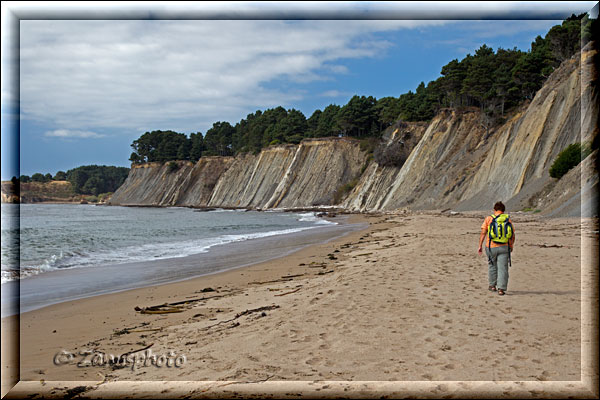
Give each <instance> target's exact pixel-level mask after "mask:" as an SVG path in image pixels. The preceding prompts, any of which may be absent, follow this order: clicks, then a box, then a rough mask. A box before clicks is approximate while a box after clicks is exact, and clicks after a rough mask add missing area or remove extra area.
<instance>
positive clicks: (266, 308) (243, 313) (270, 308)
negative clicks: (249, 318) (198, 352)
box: [202, 305, 279, 330]
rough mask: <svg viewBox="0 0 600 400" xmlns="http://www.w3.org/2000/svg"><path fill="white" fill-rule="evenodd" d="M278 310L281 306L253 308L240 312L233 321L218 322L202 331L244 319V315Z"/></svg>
mask: <svg viewBox="0 0 600 400" xmlns="http://www.w3.org/2000/svg"><path fill="white" fill-rule="evenodd" d="M276 308H279V306H278V305H272V306H264V307H258V308H253V309H251V310H246V311H242V312H240V313H237V314H236V315H235V317H233V318H231V319H226V320H223V321H219V322H217V323H216V324H212V325H209V326H205V327H204V328H202V329H204V330H207V329H210V328H212V327H215V326H217V325H221V324H226V323H227V322H232V321H235V320H236V319H238V318H240V317H243V316H244V315H249V314H252V313H256V312H262V311H267V310H274V309H276ZM236 326H237V325H236Z"/></svg>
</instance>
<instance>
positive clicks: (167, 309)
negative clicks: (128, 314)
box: [134, 304, 184, 314]
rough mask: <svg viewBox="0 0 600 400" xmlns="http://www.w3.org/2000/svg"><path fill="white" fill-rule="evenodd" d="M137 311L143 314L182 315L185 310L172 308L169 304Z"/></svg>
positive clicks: (137, 308) (137, 309)
mask: <svg viewBox="0 0 600 400" xmlns="http://www.w3.org/2000/svg"><path fill="white" fill-rule="evenodd" d="M134 310H135V311H138V312H140V313H142V314H171V313H180V312H183V311H184V309H183V308H181V307H177V306H171V305H169V304H163V305H160V306H150V307H141V308H140V307H137V306H136V307H135V308H134Z"/></svg>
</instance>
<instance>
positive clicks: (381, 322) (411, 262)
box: [3, 211, 597, 391]
mask: <svg viewBox="0 0 600 400" xmlns="http://www.w3.org/2000/svg"><path fill="white" fill-rule="evenodd" d="M484 216H485V213H470V214H467V213H457V214H454V215H450V214H447V213H446V214H443V213H440V212H436V211H431V212H421V213H407V214H402V215H379V216H369V215H360V216H357V218H361V219H364V220H365V221H368V222H369V227H368V228H367V229H365V230H362V231H358V232H352V233H350V234H348V235H347V236H345V237H342V238H338V239H335V240H332V241H331V242H329V243H325V244H319V245H312V246H309V247H307V248H304V249H302V250H299V251H297V252H295V253H293V254H291V255H288V256H285V257H283V258H278V259H275V260H271V261H267V262H264V263H260V264H255V265H252V266H248V267H243V268H238V269H234V270H230V271H226V272H222V273H218V274H214V275H210V276H204V277H199V278H193V279H190V280H186V281H181V282H177V283H172V284H166V285H158V286H154V287H147V288H141V289H133V290H129V291H126V292H120V293H113V294H107V295H101V296H96V297H92V298H87V299H81V300H76V301H72V302H66V303H60V304H57V305H52V306H48V307H45V308H43V309H39V310H35V311H32V312H28V313H24V314H22V315H21V316H20V325H21V338H20V344H21V349H22V351H23V353H22V354H21V356H20V365H21V380H28V381H39V380H40V379H42V380H45V381H48V382H49V381H95V382H99V381H102V382H120V381H121V380H144V381H152V380H171V381H173V380H182V381H198V380H204V381H207V380H211V381H213V380H221V381H223V380H237V381H259V380H264V379H272V380H296V381H299V380H301V381H305V380H362V381H364V380H378V381H385V380H392V381H397V380H404V381H406V380H408V381H411V380H424V381H431V380H453V381H461V380H467V381H469V380H480V381H486V380H487V381H491V380H494V381H496V380H505V381H545V380H560V381H577V380H579V379H580V372H581V369H580V368H581V361H582V357H583V355H582V353H581V344H582V343H581V341H580V333H581V327H580V320H579V317H580V315H581V305H580V300H581V299H580V296H581V287H580V284H581V283H582V282H581V276H580V272H579V271H580V268H581V265H580V258H579V255H580V253H581V249H580V247H581V242H580V238H581V235H580V220H579V219H556V220H547V219H544V221H545V224H546V225H545V226H541V225H540V223H539V221H541V220H542V219H537V218H532V216H529V215H515V216H514V218H515V226H516V229H517V244H516V251H515V253H514V258H513V265H514V266H513V267H512V268H511V270H510V272H511V278H510V279H511V281H510V283H509V288H508V291H507V295H506V296H498V295H497V294H496V295H494V293H491V292H488V291H487V266H486V262H485V260H484V259H483V258H482V257H478V256H477V255H476V254H475V252H476V242H477V239H478V235H479V227H480V225H481V220H482V219H483V217H484ZM440 219H441V221H442V222H444V223H443V224H441V225H440V226H443V232H431V229H430V227H432V226H434V224H436V223H439V222H440ZM556 232H558V235H556ZM591 234H592V235H595V236H596V237H597V232H596V233H594V232H593V230H592V233H591ZM463 235H466V236H463ZM457 238H458V240H456V239H457ZM448 257H452V258H451V259H448ZM540 268H543V269H544V270H545V272H544V273H543V274H540ZM557 273H559V274H561V277H562V278H561V280H560V282H558V281H556V280H555V279H554V278H553V276H556V274H557ZM182 302H183V303H182ZM185 302H187V303H185ZM165 303H179V304H183V305H182V311H181V312H177V313H169V314H142V313H140V312H137V311H136V310H135V309H134V308H135V307H139V308H140V309H143V308H144V307H150V306H157V305H161V304H165ZM265 307H267V308H265ZM261 309H262V310H264V311H262V313H261V312H254V310H261ZM263 314H264V315H263ZM14 320H16V318H13V322H14ZM227 321H229V322H227ZM6 322H8V321H6V320H5V319H3V334H5V333H6V331H5V328H6V327H7V324H6ZM13 329H16V327H15V325H13ZM3 345H4V343H3ZM149 345H150V346H151V349H152V350H153V352H154V354H161V353H164V352H165V351H169V350H173V351H174V352H175V353H176V354H185V355H186V357H187V360H188V361H187V362H188V364H186V366H185V367H183V368H180V369H173V368H155V367H146V368H144V367H142V368H137V369H132V368H111V367H109V366H90V367H87V368H86V367H83V368H82V367H77V365H76V364H75V363H70V364H67V365H60V366H56V365H54V364H53V361H52V360H53V357H54V355H55V354H56V352H57V351H60V350H61V349H65V350H69V351H73V352H78V351H82V350H83V349H96V350H97V351H103V352H106V353H111V354H117V355H118V354H123V353H126V352H130V351H135V350H136V349H140V348H144V347H146V346H149ZM3 350H4V349H3ZM17 355H18V353H17ZM500 355H501V357H500V358H498V356H500ZM495 356H496V357H495ZM4 357H5V356H3V358H4ZM48 389H50V388H48ZM52 389H53V390H54V389H55V390H58V391H60V389H59V388H54V387H53V388H52Z"/></svg>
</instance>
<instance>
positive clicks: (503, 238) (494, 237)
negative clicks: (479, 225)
mask: <svg viewBox="0 0 600 400" xmlns="http://www.w3.org/2000/svg"><path fill="white" fill-rule="evenodd" d="M509 219H510V217H509V216H508V214H500V215H492V222H490V225H489V226H488V237H489V239H490V243H489V244H491V242H496V243H508V241H509V240H510V238H512V236H513V227H512V224H511V223H510V220H509ZM488 247H489V245H488Z"/></svg>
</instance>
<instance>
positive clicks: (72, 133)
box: [44, 129, 106, 139]
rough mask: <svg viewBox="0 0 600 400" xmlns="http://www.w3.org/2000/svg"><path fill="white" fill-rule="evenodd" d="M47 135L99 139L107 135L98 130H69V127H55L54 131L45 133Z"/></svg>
mask: <svg viewBox="0 0 600 400" xmlns="http://www.w3.org/2000/svg"><path fill="white" fill-rule="evenodd" d="M44 136H46V137H58V138H65V139H67V138H68V139H72V138H82V139H98V138H102V137H105V136H106V135H102V134H99V133H96V132H90V131H76V130H68V129H55V130H53V131H47V132H46V133H44Z"/></svg>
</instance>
